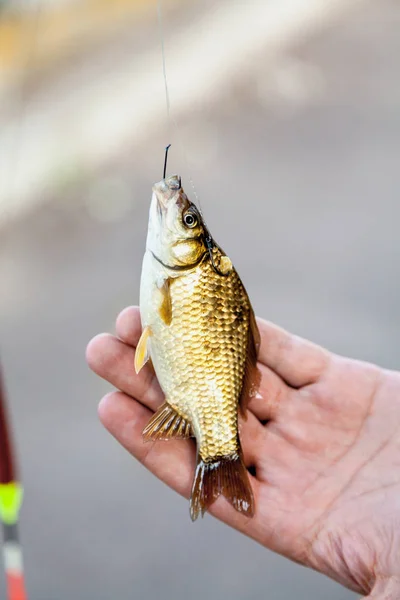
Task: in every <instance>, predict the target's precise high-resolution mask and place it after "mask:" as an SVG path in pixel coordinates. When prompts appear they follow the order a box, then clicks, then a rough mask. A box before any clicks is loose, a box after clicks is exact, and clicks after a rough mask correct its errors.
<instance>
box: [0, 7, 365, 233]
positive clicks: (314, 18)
mask: <svg viewBox="0 0 400 600" xmlns="http://www.w3.org/2000/svg"><path fill="white" fill-rule="evenodd" d="M361 1H363V0H247V1H245V0H241V1H239V0H236V1H234V0H227V1H226V2H222V3H221V4H219V5H217V6H216V7H215V8H213V10H212V11H209V12H208V13H205V14H203V15H200V16H196V18H195V19H194V22H193V24H192V26H190V27H185V28H184V29H183V30H182V31H179V30H178V31H176V32H175V31H174V32H173V35H171V36H168V35H167V36H166V37H167V39H168V44H167V47H166V61H167V75H168V83H169V88H170V95H171V105H172V110H173V114H174V115H178V114H179V113H181V112H182V111H185V110H187V109H192V108H194V107H196V105H199V104H200V105H201V104H202V103H203V102H204V101H207V100H208V99H210V98H213V99H215V98H216V97H218V94H220V93H221V92H223V91H224V90H225V89H226V86H227V85H229V83H230V81H231V80H232V77H234V76H235V74H237V73H240V71H242V70H243V69H245V68H246V67H247V66H249V65H251V63H252V61H254V60H257V58H258V57H260V56H261V55H263V54H262V53H264V55H265V52H269V53H270V54H271V56H273V55H274V54H276V53H279V52H280V51H282V50H284V49H285V47H287V45H288V44H290V43H292V42H293V41H295V40H296V39H297V38H299V37H301V36H306V35H308V34H309V33H312V32H313V31H314V30H316V29H318V28H320V27H321V26H323V25H324V24H325V23H326V22H329V21H330V20H331V19H334V18H336V17H337V16H338V15H340V14H341V13H342V12H343V11H345V10H349V9H352V8H354V6H355V5H357V4H358V3H360V2H361ZM155 18H156V16H155ZM164 25H165V27H168V26H171V23H170V22H168V21H167V22H166V23H165V24H164ZM264 55H263V56H264ZM63 87H64V89H63V90H61V91H60V89H54V90H50V91H49V90H47V91H46V93H45V94H44V93H43V92H42V93H38V94H37V95H36V96H33V98H31V99H30V100H29V103H28V104H27V106H25V107H24V106H22V109H21V112H22V114H20V115H19V114H16V115H15V116H14V117H13V118H11V119H10V117H8V118H5V117H3V122H1V117H0V222H1V221H2V220H5V219H9V218H13V217H15V216H17V215H18V214H20V213H21V211H22V212H23V211H24V210H25V209H28V208H30V207H31V206H32V205H33V204H35V203H37V202H40V201H41V198H42V197H43V195H44V191H47V194H48V192H49V190H51V187H52V185H53V184H54V182H55V181H56V180H57V178H58V177H60V173H63V172H65V171H66V170H68V169H70V168H82V169H86V168H89V169H93V168H96V167H97V166H99V165H101V163H102V162H103V161H104V160H107V158H109V157H110V156H113V155H115V154H116V153H117V152H118V150H119V149H120V148H121V147H122V146H123V145H124V144H126V143H132V142H134V143H138V142H140V141H141V140H142V139H143V136H145V135H148V134H149V131H150V130H152V128H156V127H157V126H159V125H160V123H165V111H166V109H165V96H164V81H163V76H162V58H161V51H160V47H158V48H156V49H155V50H153V51H151V52H149V53H148V54H141V55H136V56H127V57H126V61H124V62H123V64H115V65H114V68H113V69H110V70H108V71H107V72H106V73H102V74H101V76H92V77H88V78H87V79H86V80H83V81H80V82H79V85H78V86H75V87H74V86H70V87H69V88H68V86H63ZM135 167H136V168H138V165H135Z"/></svg>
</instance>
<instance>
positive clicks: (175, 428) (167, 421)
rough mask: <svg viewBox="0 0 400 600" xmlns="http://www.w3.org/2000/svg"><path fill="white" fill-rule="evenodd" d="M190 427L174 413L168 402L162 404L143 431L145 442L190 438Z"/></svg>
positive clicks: (182, 418)
mask: <svg viewBox="0 0 400 600" xmlns="http://www.w3.org/2000/svg"><path fill="white" fill-rule="evenodd" d="M192 436H193V432H192V426H191V424H190V423H189V421H187V420H186V419H184V417H182V416H181V415H180V414H178V413H177V412H176V410H175V409H174V408H172V406H171V405H170V404H168V402H164V404H162V405H161V406H160V408H159V409H158V410H157V411H156V412H155V413H154V415H153V416H152V417H151V419H150V421H149V422H148V423H147V425H146V427H145V428H144V429H143V437H144V438H145V440H147V441H148V440H171V439H180V440H184V439H186V438H189V437H192Z"/></svg>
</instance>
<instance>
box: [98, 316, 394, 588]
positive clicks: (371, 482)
mask: <svg viewBox="0 0 400 600" xmlns="http://www.w3.org/2000/svg"><path fill="white" fill-rule="evenodd" d="M258 326H259V329H260V334H261V348H260V352H259V368H260V371H261V373H262V381H261V386H260V392H259V394H258V396H257V397H256V398H253V399H252V400H251V402H250V404H249V414H248V418H247V420H246V421H243V420H240V426H239V431H240V437H241V441H242V446H243V451H244V459H245V463H246V466H247V467H248V468H250V472H252V473H254V476H250V479H251V484H252V487H253V491H254V497H255V516H254V517H253V518H252V519H249V518H247V517H245V516H243V515H240V514H239V513H237V512H236V511H235V510H234V509H233V508H232V507H231V506H230V504H229V503H228V502H227V501H226V500H225V499H224V498H222V497H220V498H219V499H218V500H217V501H216V502H215V503H214V504H213V505H212V507H211V509H210V512H211V513H212V514H213V515H214V516H216V517H217V518H219V519H220V520H221V521H224V522H225V523H227V524H228V525H230V526H232V527H234V528H236V529H238V530H239V531H241V532H242V533H245V534H246V535H248V536H250V537H252V538H254V539H255V540H257V541H258V542H259V543H261V544H263V545H264V546H266V547H267V548H270V549H271V550H274V551H275V552H279V553H280V554H283V555H284V556H286V557H288V558H290V559H292V560H295V561H297V562H299V563H301V564H303V565H306V566H308V567H312V568H313V569H316V570H318V571H320V572H321V573H324V574H326V575H328V576H329V577H331V578H333V579H335V580H337V581H339V582H340V583H342V584H343V585H345V586H347V587H348V588H350V589H352V590H354V591H356V592H360V593H362V594H365V595H368V594H369V595H368V598H381V599H382V600H383V599H385V600H389V599H393V600H395V599H397V600H398V599H399V598H400V435H399V428H400V374H399V373H396V372H392V371H386V370H383V369H380V368H378V367H376V366H374V365H370V364H367V363H363V362H359V361H355V360H350V359H347V358H342V357H340V356H336V355H334V354H331V353H329V352H328V351H326V350H324V349H323V348H321V347H319V346H316V345H314V344H312V343H311V342H308V341H306V340H303V339H301V338H299V337H297V336H293V335H291V334H289V333H287V332H285V331H283V330H282V329H280V328H278V327H276V326H275V325H272V324H271V323H267V322H265V321H262V320H258ZM116 332H117V336H118V338H117V337H114V336H112V335H108V334H102V335H99V336H96V337H95V338H94V339H93V340H92V341H91V342H90V343H89V345H88V348H87V360H88V363H89V365H90V367H91V368H92V369H93V371H94V372H95V373H97V374H98V375H100V376H101V377H103V378H104V379H106V380H107V381H109V382H110V383H111V384H113V385H114V386H115V387H116V388H118V389H119V390H121V391H116V392H112V393H110V394H108V395H107V396H105V397H104V398H103V399H102V401H101V403H100V406H99V415H100V419H101V421H102V423H103V424H104V426H105V427H106V428H107V429H108V430H109V431H110V433H112V435H114V437H115V438H116V439H117V440H118V441H119V442H120V443H121V444H122V445H123V446H124V447H125V448H126V449H127V450H128V451H129V452H130V453H131V454H132V455H133V456H135V457H136V458H137V459H138V460H140V461H141V462H142V463H143V464H144V465H145V466H146V467H147V468H148V469H149V470H150V471H152V472H153V473H154V474H155V475H156V476H157V477H159V478H160V479H161V480H162V481H164V482H165V483H166V484H167V485H169V486H170V487H172V488H173V489H175V490H176V491H177V492H178V493H180V494H182V495H183V496H185V497H189V495H190V490H191V485H192V480H193V473H194V469H195V445H194V443H193V441H192V440H189V441H180V440H176V441H169V442H168V443H165V442H156V443H153V444H149V443H145V442H143V439H142V430H143V428H144V427H145V425H146V424H147V422H148V420H149V418H150V416H151V415H152V413H153V412H154V411H155V410H156V408H157V407H158V406H159V405H160V404H161V402H162V400H163V394H162V392H161V389H160V387H159V385H158V382H157V380H156V378H155V375H154V373H153V372H152V370H151V368H149V367H147V366H146V367H145V368H144V369H143V370H142V371H141V372H140V374H139V375H136V374H135V372H134V368H133V365H134V354H135V346H136V344H137V342H138V340H139V336H140V332H141V326H140V317H139V311H138V309H137V308H135V307H129V308H127V309H125V310H124V311H123V312H122V313H121V314H120V315H119V317H118V319H117V324H116ZM239 419H240V416H239Z"/></svg>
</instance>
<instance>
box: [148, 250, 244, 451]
mask: <svg viewBox="0 0 400 600" xmlns="http://www.w3.org/2000/svg"><path fill="white" fill-rule="evenodd" d="M170 293H171V301H172V321H171V324H170V325H169V326H167V325H165V324H164V323H163V321H162V320H161V319H160V320H158V323H157V326H156V330H155V331H154V335H153V337H152V348H153V350H152V351H153V352H154V351H155V352H156V353H157V365H158V369H157V371H158V372H157V375H158V378H159V380H160V384H161V386H162V388H163V390H164V392H165V395H166V398H167V400H168V402H169V403H170V404H171V406H173V407H174V408H175V409H176V410H177V412H178V413H179V414H180V415H181V416H183V417H184V418H185V419H187V420H189V421H190V423H191V424H192V427H193V430H194V433H195V436H196V439H197V442H198V445H199V453H200V455H201V457H202V459H203V460H205V461H207V460H210V459H211V458H213V457H216V456H226V455H229V454H233V453H234V452H237V450H238V440H237V406H238V400H239V397H240V393H241V389H242V383H243V375H244V369H245V362H246V355H247V345H248V328H249V321H250V304H249V300H248V297H247V294H246V291H245V289H244V287H243V284H242V282H241V281H240V279H239V276H238V275H237V273H236V271H235V270H234V269H232V271H231V272H230V273H229V275H228V276H225V277H222V276H221V275H218V274H217V273H216V272H215V271H214V269H213V268H212V266H211V264H210V262H209V260H205V261H203V262H202V263H201V264H200V265H199V266H198V267H197V268H196V269H194V270H193V271H191V272H189V273H187V274H185V275H183V276H180V277H177V278H175V279H173V280H171V286H170Z"/></svg>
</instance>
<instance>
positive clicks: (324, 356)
mask: <svg viewBox="0 0 400 600" xmlns="http://www.w3.org/2000/svg"><path fill="white" fill-rule="evenodd" d="M257 324H258V327H259V330H260V335H261V347H260V351H259V356H258V359H259V361H261V362H262V363H264V364H265V365H266V366H267V367H269V368H270V369H272V370H273V371H275V373H277V375H279V377H281V378H282V379H284V381H286V382H287V383H288V384H289V385H291V386H293V387H302V386H304V385H308V384H311V383H315V382H316V381H317V380H318V379H319V378H320V377H321V376H322V375H323V374H324V372H325V371H326V369H327V368H328V365H329V362H330V353H329V352H328V351H327V350H325V349H324V348H322V347H321V346H317V345H316V344H313V343H312V342H309V341H308V340H305V339H303V338H301V337H298V336H297V335H292V334H290V333H288V332H287V331H285V330H284V329H281V328H280V327H278V326H277V325H274V324H273V323H269V322H268V321H264V320H262V319H258V320H257Z"/></svg>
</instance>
